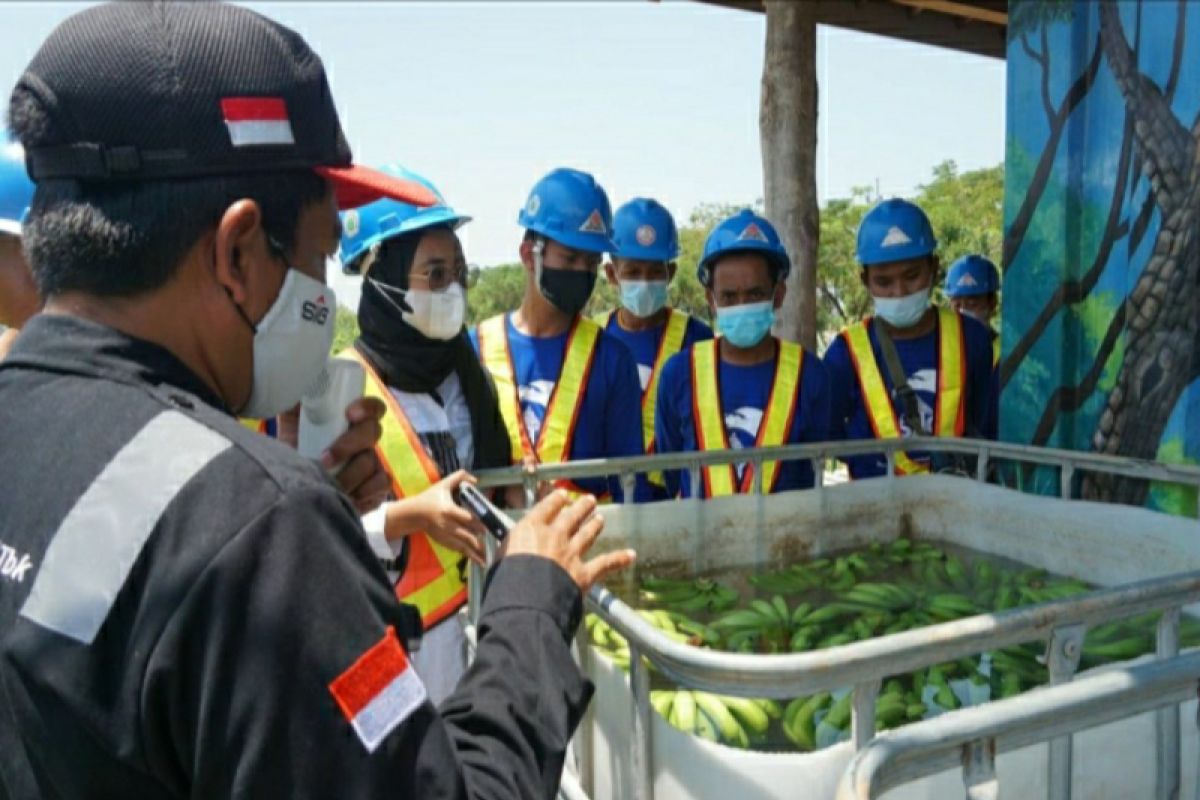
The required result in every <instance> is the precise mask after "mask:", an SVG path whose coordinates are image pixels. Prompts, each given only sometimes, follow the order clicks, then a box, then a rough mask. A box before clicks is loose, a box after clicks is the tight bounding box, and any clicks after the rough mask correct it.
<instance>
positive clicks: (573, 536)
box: [504, 491, 637, 592]
mask: <svg viewBox="0 0 1200 800" xmlns="http://www.w3.org/2000/svg"><path fill="white" fill-rule="evenodd" d="M595 510H596V498H594V497H592V496H590V495H587V496H584V497H581V498H580V499H578V500H576V501H575V502H574V503H572V502H571V500H570V497H569V496H568V495H567V493H566V492H564V491H555V492H552V493H551V494H550V495H549V496H548V497H546V498H545V499H544V500H542V501H541V502H539V503H538V504H537V505H536V506H534V507H533V508H532V509H530V510H529V513H528V514H526V515H525V517H524V518H523V519H522V520H521V521H520V522H518V523H517V524H516V526H515V527H514V528H513V529H512V532H511V533H509V534H508V538H507V539H505V541H504V552H505V554H506V555H521V554H524V555H535V556H541V557H542V558H548V559H550V560H551V561H553V562H554V563H555V564H558V565H559V566H560V567H562V568H563V569H565V570H566V571H567V574H568V575H570V576H571V579H572V580H574V581H575V583H576V584H577V585H578V586H579V589H580V590H581V591H583V592H586V591H587V590H588V589H590V588H591V587H592V584H594V583H596V582H597V581H599V580H602V579H603V578H604V577H605V576H606V575H608V574H609V573H612V572H616V571H617V570H622V569H625V568H626V567H628V566H630V565H632V564H633V561H634V559H635V558H636V557H637V554H636V553H635V552H634V551H632V550H617V551H614V552H612V553H605V554H604V555H602V556H597V557H595V558H593V559H591V560H590V561H585V560H584V556H586V555H587V552H588V551H589V550H591V549H592V545H593V544H595V543H596V537H598V536H599V535H600V531H602V530H604V518H603V517H601V516H600V515H599V514H596V513H594V512H595Z"/></svg>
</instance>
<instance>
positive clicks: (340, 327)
mask: <svg viewBox="0 0 1200 800" xmlns="http://www.w3.org/2000/svg"><path fill="white" fill-rule="evenodd" d="M357 338H358V315H357V314H355V313H354V312H353V311H351V310H350V309H349V308H347V307H346V306H343V305H340V304H339V305H338V307H337V316H335V317H334V321H333V346H332V347H331V348H330V351H331V352H332V353H333V354H334V355H337V354H338V353H340V352H342V351H343V350H345V349H346V348H347V347H349V346H350V345H352V344H353V343H354V340H355V339H357Z"/></svg>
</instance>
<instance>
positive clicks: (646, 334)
mask: <svg viewBox="0 0 1200 800" xmlns="http://www.w3.org/2000/svg"><path fill="white" fill-rule="evenodd" d="M604 330H605V332H606V333H608V334H609V335H610V336H612V337H614V338H616V339H617V340H618V341H620V342H622V343H623V344H624V345H625V346H626V347H628V348H629V352H630V353H632V354H633V358H634V360H635V361H637V369H638V381H639V382H640V383H641V386H642V393H643V395H644V394H645V392H646V387H647V386H649V385H650V376H651V375H652V374H654V361H655V359H657V358H658V348H659V346H660V345H661V344H662V338H663V335H664V334H665V333H666V330H667V325H666V323H665V322H664V323H663V324H662V325H659V326H658V327H656V328H647V329H646V330H644V331H627V330H625V329H624V328H622V327H621V324H620V323H619V322H618V321H617V312H615V311H614V312H613V313H611V314H609V315H608V324H607V325H606V326H605V328H604ZM711 338H713V332H712V328H710V327H708V326H707V325H705V324H704V323H703V322H701V321H700V320H698V319H697V318H696V317H694V316H691V315H688V321H687V327H686V328H685V329H684V333H683V343H682V345H681V346H680V352H682V351H684V350H687V349H688V348H689V347H691V346H692V345H693V344H695V343H696V342H702V341H705V340H707V339H711ZM649 491H650V498H651V499H652V500H666V499H667V498H668V497H669V495H668V494H667V489H666V487H665V486H657V485H655V484H653V483H652V484H650V487H649Z"/></svg>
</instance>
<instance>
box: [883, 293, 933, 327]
mask: <svg viewBox="0 0 1200 800" xmlns="http://www.w3.org/2000/svg"><path fill="white" fill-rule="evenodd" d="M929 291H930V290H929V289H922V290H921V291H919V292H913V293H912V294H909V295H905V296H904V297H874V296H872V297H871V299H872V300H873V301H874V302H875V316H877V317H879V318H880V319H882V320H883V321H884V322H886V323H887V324H889V325H891V326H892V327H893V328H911V327H912V326H913V325H916V324H917V323H918V322H920V321H921V317H923V316H924V315H925V309H927V308H929Z"/></svg>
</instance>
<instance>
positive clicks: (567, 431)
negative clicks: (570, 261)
mask: <svg viewBox="0 0 1200 800" xmlns="http://www.w3.org/2000/svg"><path fill="white" fill-rule="evenodd" d="M600 333H601V329H600V326H599V325H598V324H596V323H595V322H593V321H592V320H590V319H585V318H584V317H576V318H575V322H574V323H573V324H572V325H571V331H570V333H569V334H568V335H567V346H566V352H565V354H564V357H563V364H562V369H561V370H560V372H559V375H558V380H557V381H556V382H555V384H554V391H552V392H551V393H550V401H549V402H548V403H547V404H546V416H545V418H544V419H543V420H542V429H541V431H540V432H539V433H538V440H537V442H536V443H534V442H532V441H531V440H530V438H529V431H528V430H527V429H526V428H525V418H524V415H523V414H522V413H521V398H520V394H519V392H518V387H517V377H516V370H515V369H514V368H513V361H512V352H511V350H510V348H509V342H508V315H506V314H501V315H499V316H495V317H492V318H491V319H488V320H484V321H483V322H481V323H480V324H479V353H480V357H481V359H482V360H483V366H484V367H485V368H486V369H487V371H488V372H489V373H491V376H492V379H493V380H494V381H495V383H496V394H497V396H498V399H499V401H500V416H501V417H503V418H504V426H505V427H506V428H508V436H509V441H510V443H511V445H512V458H513V463H514V464H519V463H521V461H522V459H523V458H524V457H525V456H527V455H531V456H534V457H535V459H536V461H537V463H539V464H558V463H561V462H563V461H566V460H568V459H569V458H570V456H571V440H572V438H573V437H574V434H575V424H576V422H577V421H578V418H579V411H580V409H581V408H582V407H583V395H584V392H585V390H586V389H587V382H588V376H589V375H591V372H592V361H593V360H594V359H595V356H596V344H597V343H598V342H599V341H600ZM558 485H560V486H562V487H563V488H566V489H568V490H569V491H572V492H574V493H579V492H580V490H579V489H578V487H575V486H574V485H573V484H571V483H569V482H566V481H559V482H558Z"/></svg>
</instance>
